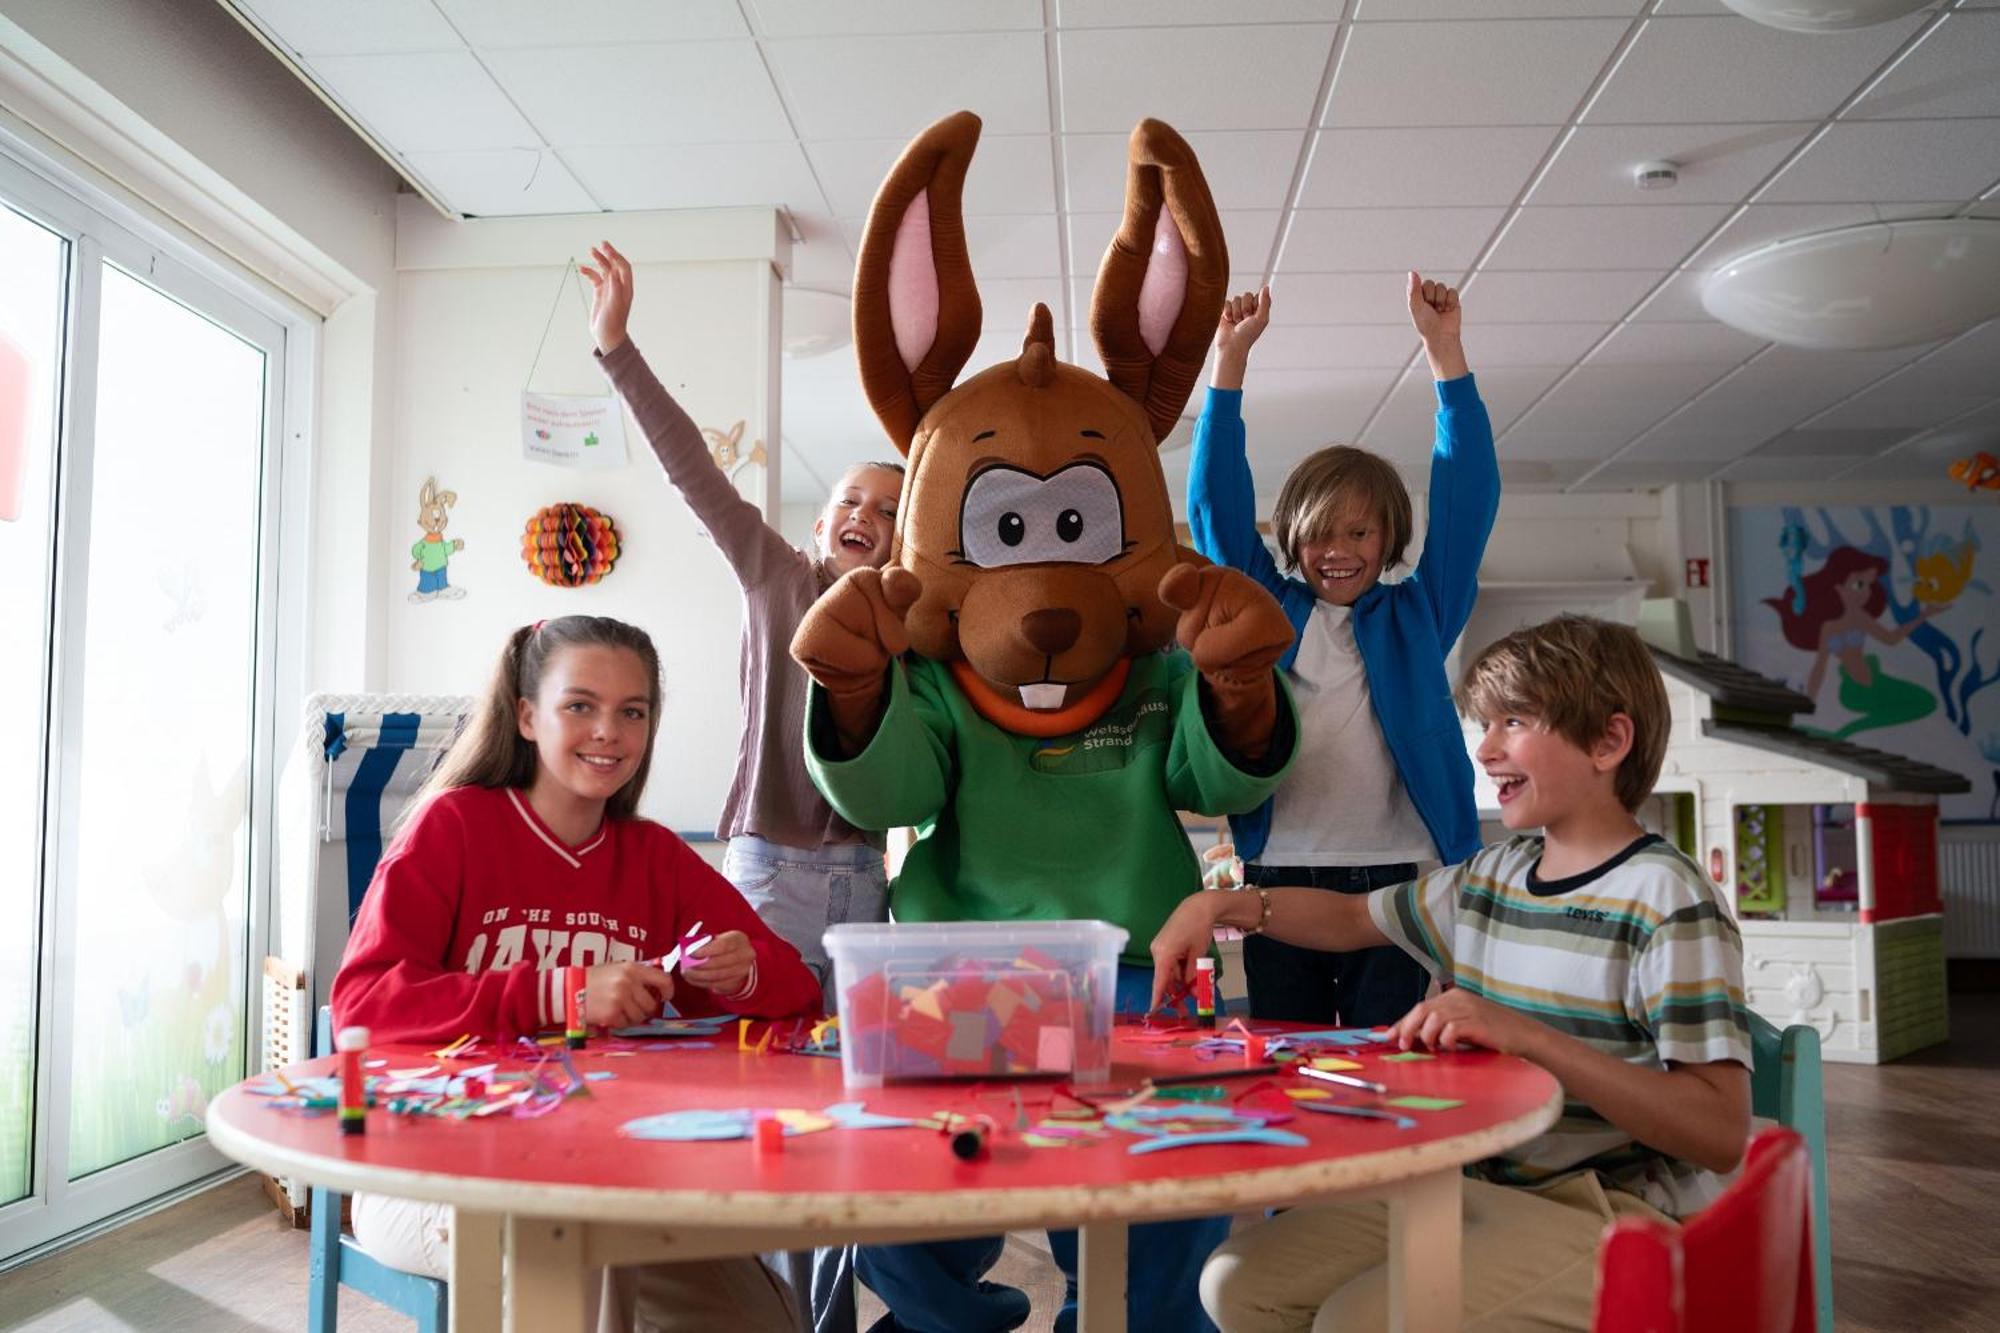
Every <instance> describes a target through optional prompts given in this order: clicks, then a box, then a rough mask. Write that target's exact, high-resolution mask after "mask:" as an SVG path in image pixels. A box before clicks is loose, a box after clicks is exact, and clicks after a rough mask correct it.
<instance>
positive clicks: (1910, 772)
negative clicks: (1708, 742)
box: [1701, 719, 1972, 796]
mask: <svg viewBox="0 0 2000 1333" xmlns="http://www.w3.org/2000/svg"><path fill="white" fill-rule="evenodd" d="M1701 729H1702V734H1704V735H1706V736H1710V737H1712V738H1714V739H1715V740H1719V741H1732V742H1734V743H1736V744H1738V745H1748V746H1751V747H1752V748H1754V749H1758V750H1769V751H1771V752H1772V753H1774V754H1782V755H1785V756H1787V757H1789V758H1792V759H1803V760H1805V761H1806V762H1807V763H1809V764H1819V765H1822V766H1824V767H1826V768H1832V769H1837V770H1839V771H1840V772H1842V773H1852V774H1854V775H1855V776H1856V777H1860V778H1866V779H1867V780H1868V781H1870V782H1872V783H1874V784H1875V785H1876V786H1878V787H1880V788H1882V789H1883V790H1885V791H1910V792H1930V793H1932V794H1934V795H1938V796H1949V795H1952V794H1954V793H1957V792H1966V791H1971V790H1972V783H1971V782H1970V781H1969V780H1968V779H1967V778H1966V777H1965V775H1964V774H1962V773H1954V772H1952V771H1951V770H1950V769H1948V768H1939V767H1938V766H1937V765H1935V764H1926V763H1924V762H1923V761H1922V760H1921V759H1906V758H1904V757H1903V756H1902V755H1899V754H1890V753H1889V752H1888V751H1887V750H1871V749H1869V748H1868V747H1867V746H1865V745H1855V744H1852V743H1850V742H1848V741H1842V740H1835V739H1834V738H1833V737H1831V736H1816V735H1814V734H1813V733H1811V732H1807V731H1800V730H1799V729H1798V728H1797V727H1791V726H1782V725H1775V726H1758V725H1756V724H1755V723H1745V722H1717V721H1714V720H1712V719H1711V720H1709V721H1706V722H1703V723H1702V724H1701Z"/></svg>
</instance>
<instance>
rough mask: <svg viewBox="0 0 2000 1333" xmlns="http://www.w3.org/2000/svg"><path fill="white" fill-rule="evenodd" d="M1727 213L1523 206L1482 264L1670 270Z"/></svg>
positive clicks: (1703, 207)
mask: <svg viewBox="0 0 2000 1333" xmlns="http://www.w3.org/2000/svg"><path fill="white" fill-rule="evenodd" d="M1728 216H1729V209H1728V208H1727V207H1726V206H1725V205H1722V204H1599V205H1589V206H1581V207H1572V208H1523V209H1521V210H1520V211H1519V212H1517V213H1516V214H1515V215H1514V220H1513V222H1512V223H1511V224H1509V226H1508V228H1507V234H1506V235H1505V236H1502V237H1501V238H1500V241H1499V244H1497V245H1495V246H1494V247H1493V253H1491V254H1490V255H1488V256H1487V257H1486V261H1485V263H1484V264H1483V265H1482V267H1484V268H1489V269H1589V268H1614V269H1629V268H1645V267H1647V266H1650V265H1657V266H1659V267H1661V268H1669V267H1672V266H1673V265H1676V264H1678V263H1680V261H1681V260H1682V259H1683V258H1685V257H1686V256H1687V254H1688V253H1689V252H1690V251H1692V250H1693V249H1694V248H1695V246H1696V245H1697V244H1699V243H1700V241H1701V240H1702V238H1703V237H1704V236H1706V235H1707V234H1708V233H1709V231H1710V230H1712V229H1713V228H1714V227H1715V225H1716V224H1717V223H1719V222H1721V221H1722V220H1723V219H1724V218H1726V217H1728Z"/></svg>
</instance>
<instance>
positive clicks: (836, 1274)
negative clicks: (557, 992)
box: [722, 834, 889, 1333]
mask: <svg viewBox="0 0 2000 1333" xmlns="http://www.w3.org/2000/svg"><path fill="white" fill-rule="evenodd" d="M722 877H723V878H724V879H726V880H728V881H729V882H730V883H731V884H734V885H735V886H736V890H737V892H739V893H741V894H742V895H743V897H744V898H745V899H746V900H747V901H748V902H749V904H750V906H751V907H752V908H754V909H755V910H756V913H757V915H758V916H759V917H760V918H762V919H763V922H764V924H765V925H767V926H769V927H770V928H771V929H772V930H773V931H774V932H776V934H777V936H778V938H780V939H782V940H784V941H785V943H787V944H789V945H791V946H792V947H793V948H794V949H797V950H798V951H799V957H800V958H801V959H803V960H804V962H805V965H806V967H807V968H808V969H809V970H810V971H811V972H812V974H813V976H814V977H815V978H816V979H817V980H818V981H819V984H820V987H821V991H820V995H821V1004H822V1006H823V1007H824V1008H825V1009H826V1012H828V1013H832V1012H833V1011H834V1007H835V1001H836V999H837V998H838V997H836V996H835V995H834V993H833V967H832V963H831V962H830V961H829V960H828V958H827V956H826V945H825V943H824V941H823V939H822V937H823V936H824V935H825V934H826V928H827V927H828V926H837V925H839V924H840V923H841V922H843V921H883V920H887V919H888V915H889V882H888V874H887V872H886V870H885V868H884V866H883V862H882V853H881V851H879V850H878V849H876V848H874V847H870V846H869V845H868V844H866V843H860V842H841V843H829V844H827V845H826V846H824V847H787V846H785V845H784V844H783V843H777V842H767V841H765V840H764V839H762V838H755V837H751V836H749V835H747V834H738V835H737V836H736V837H734V838H731V839H730V840H729V846H728V847H727V848H726V849H725V850H724V851H723V853H722ZM764 1259H765V1262H767V1263H768V1264H770V1266H771V1267H772V1268H773V1269H775V1270H776V1271H777V1272H778V1274H779V1276H781V1277H783V1278H784V1279H785V1280H786V1281H787V1282H788V1283H789V1284H790V1285H791V1288H792V1290H793V1292H794V1293H795V1294H796V1295H797V1296H798V1298H799V1303H800V1304H801V1305H803V1306H808V1307H810V1309H811V1312H812V1327H813V1329H814V1333H852V1330H853V1328H854V1326H855V1322H856V1320H855V1313H854V1247H853V1246H851V1245H848V1246H838V1247H834V1248H831V1249H818V1250H800V1251H798V1252H797V1253H796V1254H770V1255H765V1256H764Z"/></svg>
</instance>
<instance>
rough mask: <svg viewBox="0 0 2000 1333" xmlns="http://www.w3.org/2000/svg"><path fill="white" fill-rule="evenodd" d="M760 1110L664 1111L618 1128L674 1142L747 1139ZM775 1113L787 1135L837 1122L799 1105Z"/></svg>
mask: <svg viewBox="0 0 2000 1333" xmlns="http://www.w3.org/2000/svg"><path fill="white" fill-rule="evenodd" d="M757 1114H758V1113H757V1111H756V1110H753V1109H751V1108H748V1107H741V1106H739V1107H734V1108H732V1109H729V1110H726V1111H715V1110H699V1111H667V1112H665V1113H663V1114H661V1115H647V1116H640V1117H639V1118H638V1119H637V1120H627V1121H626V1122H625V1123H624V1124H622V1125H620V1126H619V1127H618V1132H619V1133H620V1134H623V1135H624V1136H625V1137H626V1138H629V1139H654V1140H659V1141H664V1142H671V1143H703V1142H715V1141H720V1140H724V1139H747V1138H749V1137H750V1131H751V1127H752V1126H753V1125H755V1124H756V1122H757ZM771 1115H772V1117H773V1118H774V1119H776V1120H777V1122H778V1123H779V1124H781V1125H783V1126H784V1127H785V1136H786V1137H787V1138H792V1137H795V1136H797V1135H800V1134H812V1133H816V1132H817V1131H819V1130H822V1129H832V1128H833V1126H834V1123H835V1122H834V1121H833V1120H831V1119H830V1118H828V1117H826V1116H823V1115H820V1114H818V1113H817V1112H813V1111H806V1110H801V1109H800V1108H798V1107H795V1106H788V1107H781V1108H779V1109H777V1110H774V1111H772V1112H771Z"/></svg>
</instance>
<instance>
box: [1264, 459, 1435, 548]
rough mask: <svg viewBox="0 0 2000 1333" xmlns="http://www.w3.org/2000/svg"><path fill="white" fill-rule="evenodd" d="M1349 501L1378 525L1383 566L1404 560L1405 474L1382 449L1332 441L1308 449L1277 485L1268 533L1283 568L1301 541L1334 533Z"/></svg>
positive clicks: (1407, 511)
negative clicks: (1376, 451) (1370, 449)
mask: <svg viewBox="0 0 2000 1333" xmlns="http://www.w3.org/2000/svg"><path fill="white" fill-rule="evenodd" d="M1350 504H1352V505H1355V506H1357V507H1359V508H1360V509H1361V510H1362V512H1363V513H1366V514H1367V515H1369V516H1370V517H1371V518H1373V519H1375V521H1376V522H1378V523H1380V524H1381V525H1382V536H1383V541H1382V567H1383V568H1384V569H1393V568H1395V567H1396V566H1397V565H1399V564H1401V563H1402V560H1403V548H1404V547H1406V546H1408V545H1409V544H1410V529H1411V528H1412V526H1414V520H1413V518H1412V515H1411V511H1410V492H1409V489H1408V488H1407V487H1405V486H1404V485H1403V474H1402V473H1400V472H1398V471H1396V465H1395V464H1394V463H1391V462H1390V461H1389V460H1388V459H1386V458H1384V457H1382V456H1381V455H1380V454H1371V453H1369V452H1368V451H1367V450H1366V449H1357V448H1355V447H1354V446H1353V445H1351V444H1330V445H1328V446H1327V447H1326V448H1324V449H1321V450H1319V451H1318V452H1317V453H1313V454H1308V455H1307V456H1306V458H1305V460H1304V461H1303V462H1301V463H1300V464H1299V465H1298V466H1297V467H1295V468H1293V469H1292V474H1291V475H1290V476H1289V477H1286V478H1285V482H1284V485H1282V486H1280V487H1278V502H1277V504H1276V505H1275V506H1273V508H1272V510H1271V533H1272V535H1273V536H1275V537H1276V538H1277V539H1278V554H1279V556H1280V557H1281V558H1282V559H1283V560H1284V564H1285V568H1286V570H1288V571H1290V570H1296V569H1297V568H1298V567H1299V548H1300V547H1301V546H1303V545H1305V544H1306V543H1307V542H1319V541H1326V540H1327V539H1328V538H1329V537H1331V536H1332V535H1333V529H1334V526H1335V525H1336V524H1337V523H1339V522H1341V521H1342V520H1343V519H1344V518H1345V517H1346V515H1345V513H1344V511H1345V509H1346V508H1347V506H1348V505H1350Z"/></svg>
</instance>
